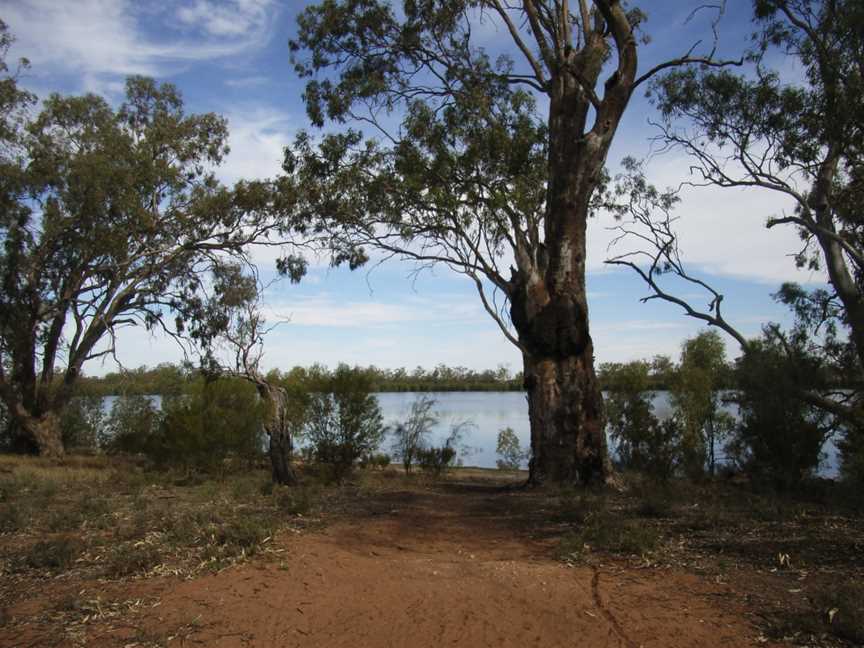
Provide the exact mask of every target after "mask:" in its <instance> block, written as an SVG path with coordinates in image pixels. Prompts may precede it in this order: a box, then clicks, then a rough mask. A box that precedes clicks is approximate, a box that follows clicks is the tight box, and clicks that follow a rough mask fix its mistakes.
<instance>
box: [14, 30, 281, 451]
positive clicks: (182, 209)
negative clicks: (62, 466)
mask: <svg viewBox="0 0 864 648" xmlns="http://www.w3.org/2000/svg"><path fill="white" fill-rule="evenodd" d="M2 28H3V30H2V33H3V35H4V36H5V37H6V39H7V40H6V41H5V43H6V45H7V46H8V42H9V39H8V32H7V31H6V29H5V25H3V26H2ZM4 53H5V50H4ZM0 89H2V91H3V99H4V105H3V106H2V109H3V116H4V121H3V128H2V132H0V136H2V147H0V164H2V173H0V177H2V182H0V204H2V211H0V240H2V243H3V247H2V249H0V282H2V289H0V397H2V401H3V403H4V404H5V406H6V409H7V410H8V415H9V418H10V420H11V423H12V425H13V426H14V433H15V435H16V437H17V438H18V440H19V441H20V442H21V444H23V445H24V446H25V447H26V449H28V450H30V451H36V452H39V453H40V454H44V455H55V456H56V455H61V454H62V453H63V452H64V448H63V445H62V441H61V432H60V427H59V412H60V411H61V410H62V408H63V407H64V405H65V404H66V403H67V402H68V400H69V399H70V397H71V395H72V390H73V387H74V385H75V383H76V380H77V379H78V377H79V376H80V375H81V371H82V367H83V366H84V364H85V363H87V362H88V361H91V360H94V359H97V358H102V357H105V356H109V355H110V354H113V353H114V351H115V340H116V336H117V333H118V331H119V330H120V329H122V328H124V327H129V326H136V325H140V326H142V327H144V328H146V329H148V330H151V329H155V330H160V329H161V330H165V331H167V332H169V333H171V334H172V335H174V336H175V337H182V338H184V339H186V340H191V341H195V342H200V343H205V344H206V343H207V342H208V340H209V339H210V337H211V336H212V328H211V325H212V324H213V322H212V321H210V320H209V319H208V317H207V312H206V308H205V305H206V302H207V300H206V298H205V297H204V295H205V293H206V289H208V287H210V286H211V285H214V284H213V282H212V281H211V277H212V273H213V272H214V271H215V272H216V273H217V274H218V273H219V272H220V269H222V268H224V267H225V264H226V262H228V261H233V262H235V263H241V264H243V263H248V261H249V259H248V256H247V254H248V252H247V250H248V247H247V246H248V245H249V244H250V243H252V242H259V243H266V237H267V235H268V232H269V231H270V229H271V227H272V225H271V220H270V217H271V216H272V214H273V210H274V209H275V210H278V209H279V202H278V201H279V200H284V198H278V199H274V193H273V192H272V191H270V188H269V187H268V186H267V185H266V183H257V182H256V183H241V184H239V185H238V186H237V187H235V188H234V189H233V190H229V189H228V188H226V187H224V186H222V185H221V184H220V183H219V182H218V181H217V180H216V179H215V177H214V175H213V172H212V170H211V169H212V167H213V166H215V165H217V164H218V163H219V162H220V161H221V160H222V159H223V156H224V155H225V153H226V151H227V147H226V139H227V127H226V123H225V120H224V119H222V118H221V117H218V116H217V115H214V114H202V115H187V114H185V113H184V111H183V102H182V100H181V97H180V95H179V93H178V92H177V90H176V89H175V88H174V87H173V86H171V85H170V84H161V85H160V84H157V83H155V82H154V81H152V80H151V79H146V78H142V77H133V78H130V79H129V80H128V82H127V84H126V101H125V103H123V104H122V106H120V107H119V109H117V110H115V109H113V108H112V107H111V106H109V105H108V104H107V103H106V102H105V101H104V100H103V99H101V98H99V97H97V96H94V95H86V96H82V97H62V96H59V95H51V96H50V97H49V98H48V99H47V100H46V101H45V102H44V104H43V107H42V110H41V112H40V114H39V115H38V116H36V117H30V116H29V115H28V114H27V111H26V110H23V108H26V107H27V105H28V102H30V101H31V99H32V98H31V97H30V96H29V95H26V94H23V93H20V91H18V90H17V83H16V81H15V79H14V77H12V76H9V75H7V76H6V77H5V78H4V79H3V81H2V84H0ZM16 93H17V94H16ZM10 98H11V99H10ZM6 99H10V100H9V101H6ZM13 117H14V118H13ZM274 200H275V202H274ZM295 269H296V268H295Z"/></svg>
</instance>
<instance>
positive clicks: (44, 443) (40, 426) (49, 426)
mask: <svg viewBox="0 0 864 648" xmlns="http://www.w3.org/2000/svg"><path fill="white" fill-rule="evenodd" d="M19 425H20V427H21V429H22V430H23V432H24V435H25V436H26V437H28V438H29V439H31V440H32V441H33V442H34V443H35V445H36V450H37V452H38V453H39V455H40V456H42V457H62V456H63V455H64V454H66V453H65V450H64V448H63V433H62V430H61V429H60V419H59V417H58V416H57V415H56V414H54V413H52V412H49V413H47V414H43V415H42V416H39V417H30V416H28V417H23V418H21V419H20V420H19Z"/></svg>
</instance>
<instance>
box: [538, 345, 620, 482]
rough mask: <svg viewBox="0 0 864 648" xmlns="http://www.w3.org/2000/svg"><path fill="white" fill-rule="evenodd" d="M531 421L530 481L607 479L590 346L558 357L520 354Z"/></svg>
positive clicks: (608, 470)
mask: <svg viewBox="0 0 864 648" xmlns="http://www.w3.org/2000/svg"><path fill="white" fill-rule="evenodd" d="M525 383H526V385H525V386H526V388H527V390H528V417H529V420H530V422H531V461H530V464H529V471H530V473H529V483H531V484H532V485H539V484H543V483H546V482H553V483H571V484H572V483H582V484H589V483H606V482H607V481H608V480H609V478H610V476H611V475H612V468H611V464H610V463H609V455H608V452H607V448H606V431H605V425H604V422H605V418H604V416H603V399H602V396H601V394H600V390H599V387H598V383H597V378H596V376H595V374H594V367H593V357H592V351H591V348H590V345H589V347H588V348H587V349H586V351H585V352H583V353H582V354H580V355H578V356H572V357H568V358H563V359H560V360H552V359H543V360H539V361H537V360H534V359H532V358H530V357H527V356H526V358H525Z"/></svg>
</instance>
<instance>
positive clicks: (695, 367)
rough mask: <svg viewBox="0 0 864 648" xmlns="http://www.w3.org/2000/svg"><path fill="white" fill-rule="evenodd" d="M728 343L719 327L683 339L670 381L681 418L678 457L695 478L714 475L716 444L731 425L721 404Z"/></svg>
mask: <svg viewBox="0 0 864 648" xmlns="http://www.w3.org/2000/svg"><path fill="white" fill-rule="evenodd" d="M727 372H728V370H727V365H726V347H725V345H724V344H723V340H722V339H721V338H720V334H719V333H717V331H703V332H701V333H699V334H698V335H696V336H695V337H693V338H690V339H688V340H685V341H684V344H683V345H682V347H681V363H680V365H679V366H678V369H677V370H676V371H675V372H674V373H673V374H672V376H671V381H670V388H671V397H672V398H671V400H672V405H673V407H674V409H675V416H676V417H677V419H678V420H679V422H680V426H681V433H680V441H679V458H680V464H681V467H682V469H683V472H684V473H685V474H686V475H687V476H688V477H690V478H692V479H700V478H702V477H704V475H705V468H706V466H707V467H708V471H709V472H710V474H711V475H712V476H713V475H714V473H715V470H716V463H717V462H716V457H715V452H714V451H715V447H716V446H717V444H718V443H720V442H721V441H722V440H723V439H724V437H725V436H727V435H728V433H729V431H730V429H731V427H732V419H731V417H730V416H729V415H728V414H726V413H725V412H723V411H722V410H721V408H720V404H721V403H720V389H721V388H722V386H723V383H724V381H725V379H726V374H727Z"/></svg>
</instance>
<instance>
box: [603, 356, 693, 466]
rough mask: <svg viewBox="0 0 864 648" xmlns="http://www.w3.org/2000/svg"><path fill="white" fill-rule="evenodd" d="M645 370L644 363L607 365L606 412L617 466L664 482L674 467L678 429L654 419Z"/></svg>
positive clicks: (672, 423) (674, 424)
mask: <svg viewBox="0 0 864 648" xmlns="http://www.w3.org/2000/svg"><path fill="white" fill-rule="evenodd" d="M649 371H650V365H649V364H648V363H646V362H631V363H628V364H625V365H612V366H607V368H606V375H607V380H608V381H609V396H608V397H607V399H606V411H607V414H608V418H609V427H610V434H611V437H612V440H613V442H614V443H615V444H616V448H615V451H616V454H617V460H618V463H619V464H620V465H621V466H623V467H624V468H630V469H633V470H639V471H643V472H645V473H646V474H648V475H650V476H652V477H655V478H657V479H660V480H666V479H668V478H669V477H671V476H672V474H673V473H674V471H675V468H676V466H677V464H678V460H679V449H680V437H681V426H680V424H679V422H678V420H677V419H675V418H670V419H667V420H665V421H663V422H660V421H658V420H657V417H656V416H654V406H653V405H652V403H651V397H652V395H653V392H651V391H650V384H651V383H650V379H649Z"/></svg>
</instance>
